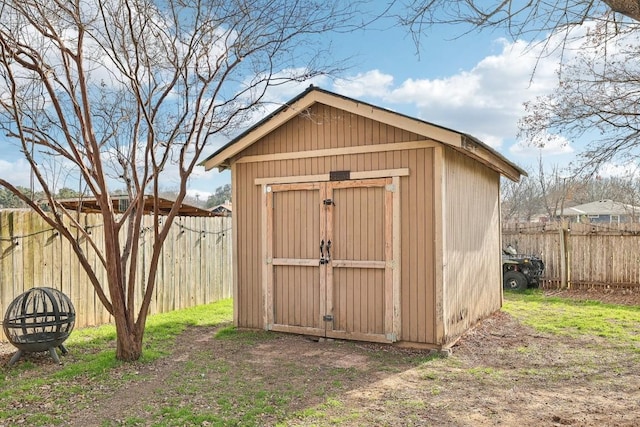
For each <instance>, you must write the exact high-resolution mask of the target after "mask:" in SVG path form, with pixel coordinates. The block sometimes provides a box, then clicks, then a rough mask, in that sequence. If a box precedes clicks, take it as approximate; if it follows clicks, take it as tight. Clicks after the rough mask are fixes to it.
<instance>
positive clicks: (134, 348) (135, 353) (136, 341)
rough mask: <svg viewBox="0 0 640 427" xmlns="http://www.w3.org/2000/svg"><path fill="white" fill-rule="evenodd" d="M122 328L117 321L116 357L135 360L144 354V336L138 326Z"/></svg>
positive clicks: (123, 359) (129, 360)
mask: <svg viewBox="0 0 640 427" xmlns="http://www.w3.org/2000/svg"><path fill="white" fill-rule="evenodd" d="M126 329H127V330H124V331H123V330H120V329H119V328H118V324H117V323H116V332H117V333H116V337H117V339H116V344H117V346H116V359H118V360H121V361H123V362H133V361H136V360H138V359H140V357H141V356H142V337H143V335H144V334H141V333H139V331H137V329H138V328H137V327H135V326H134V327H133V328H126Z"/></svg>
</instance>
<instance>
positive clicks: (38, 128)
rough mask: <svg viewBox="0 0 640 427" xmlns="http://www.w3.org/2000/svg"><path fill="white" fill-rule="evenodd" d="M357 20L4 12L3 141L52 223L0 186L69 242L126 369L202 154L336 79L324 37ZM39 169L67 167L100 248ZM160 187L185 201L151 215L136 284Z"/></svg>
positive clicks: (251, 0)
mask: <svg viewBox="0 0 640 427" xmlns="http://www.w3.org/2000/svg"><path fill="white" fill-rule="evenodd" d="M359 9H360V4H359V2H342V1H325V0H323V1H319V0H299V1H287V0H220V1H200V0H164V1H155V0H109V1H106V0H71V1H67V0H64V1H63V0H19V1H18V0H15V1H14V0H0V16H2V20H0V128H1V129H2V134H4V135H8V138H10V139H11V140H12V141H15V143H16V144H17V145H18V147H19V149H20V150H21V151H22V153H23V154H24V156H25V158H26V160H27V161H28V163H29V165H30V166H31V169H32V172H33V175H34V179H35V182H37V184H38V185H39V186H40V187H41V188H42V190H43V191H44V193H45V198H46V201H47V203H48V206H49V208H50V210H51V212H50V213H48V212H45V211H44V210H43V209H42V208H41V207H40V205H39V204H37V203H35V202H34V201H32V200H31V198H30V197H29V196H28V194H26V193H25V192H24V191H22V190H21V189H20V188H18V187H16V186H14V185H12V184H11V183H10V182H9V181H7V180H6V179H4V178H3V179H0V185H2V186H4V187H5V188H7V189H8V190H9V191H11V192H12V193H13V194H15V195H16V196H18V197H19V198H20V199H21V200H22V201H23V202H24V203H25V204H27V205H28V206H30V207H31V208H32V209H33V210H34V211H35V212H37V213H38V214H39V215H40V216H42V218H44V220H45V221H46V222H47V223H48V224H49V225H50V226H51V227H53V228H55V229H56V230H57V231H58V232H59V233H60V235H61V236H63V237H64V238H65V239H67V240H68V241H69V243H70V245H71V246H72V248H73V250H74V251H75V253H76V255H77V256H78V258H79V260H80V263H81V265H82V266H83V268H84V270H85V271H86V273H87V274H88V277H89V279H90V281H91V283H92V285H93V288H94V289H95V292H96V294H97V296H98V298H99V299H100V301H101V302H102V304H103V305H104V306H105V307H106V309H107V310H108V312H109V313H110V314H111V315H112V316H113V319H114V321H115V326H116V330H117V349H116V357H117V358H118V359H120V360H126V361H131V360H136V359H138V358H139V357H140V355H141V354H142V340H143V335H144V326H145V323H146V319H147V313H148V308H149V304H150V302H151V297H152V294H153V289H154V284H155V281H156V265H157V263H158V259H159V256H160V253H161V247H162V245H163V242H164V241H165V239H166V237H167V234H168V232H169V228H170V226H171V224H172V222H173V220H174V218H175V216H176V215H177V213H178V208H179V206H180V203H181V202H182V201H183V200H184V198H185V196H186V184H187V179H188V178H189V176H190V174H191V173H192V171H193V169H194V167H195V166H196V165H197V163H198V161H199V160H200V157H201V155H202V154H203V151H204V150H205V147H206V146H207V144H209V143H211V141H212V139H213V138H214V137H215V136H216V135H218V134H222V133H226V132H232V131H234V130H235V129H236V128H237V126H238V125H239V124H244V123H246V121H247V120H251V114H255V112H256V110H257V109H258V108H259V107H261V105H262V103H263V101H264V99H265V93H266V91H267V90H268V89H269V88H270V87H272V86H275V85H282V84H285V83H287V82H292V81H303V80H306V79H309V78H312V77H314V76H316V75H319V74H323V73H327V72H332V71H335V70H336V69H337V67H336V66H334V67H333V68H332V67H330V64H331V62H333V61H334V60H333V59H331V56H330V55H328V53H329V52H326V51H323V48H322V46H323V44H322V43H320V42H319V40H318V37H319V36H320V35H322V34H325V33H326V32H329V31H334V30H348V29H350V28H351V26H352V22H353V18H354V17H355V16H356V12H358V11H359ZM326 61H329V63H327V62H326ZM300 63H303V64H305V66H304V67H302V68H299V67H297V64H300ZM43 158H46V159H48V160H49V161H51V162H55V161H56V160H58V159H59V160H60V162H64V163H65V165H64V167H65V170H67V171H69V174H71V175H74V177H75V178H76V179H77V180H79V181H80V182H81V183H82V187H83V188H84V187H86V189H87V190H86V194H87V195H88V196H90V197H95V198H96V199H97V201H98V202H99V206H100V215H101V216H102V219H103V221H104V226H103V227H102V229H103V230H104V231H103V232H104V242H105V245H104V248H103V247H99V246H98V245H97V244H96V243H95V241H94V240H93V238H92V235H91V234H89V233H87V232H86V231H84V228H83V227H82V226H81V225H80V224H78V223H77V220H76V218H75V216H74V215H72V214H71V213H70V212H68V211H66V210H65V209H64V207H63V206H61V205H60V204H59V203H57V202H56V198H55V191H54V189H53V188H52V184H51V182H52V177H51V173H50V170H47V169H46V168H45V167H44V166H43V165H46V164H47V162H42V161H40V160H41V159H43ZM165 174H170V175H171V178H172V179H173V180H174V181H176V180H177V181H179V190H178V194H177V196H176V203H175V205H174V207H173V208H172V209H171V211H170V212H169V213H168V214H167V216H166V217H164V218H163V220H162V221H158V219H159V216H160V212H159V210H158V207H157V206H154V207H153V210H152V212H150V214H151V215H152V216H153V218H154V220H155V221H154V224H153V227H152V228H153V229H152V230H151V231H150V233H151V234H152V235H153V252H152V255H151V260H150V263H151V268H150V271H149V275H148V277H147V278H146V279H145V280H146V281H145V282H144V284H140V279H139V278H138V277H136V264H137V263H138V248H139V244H138V241H139V239H140V237H141V233H142V230H143V229H142V216H143V213H144V212H143V197H142V196H143V195H144V194H151V195H155V196H157V195H158V194H159V192H160V186H161V179H162V177H163V175H165ZM79 187H80V186H79ZM123 187H124V188H125V192H126V194H127V195H128V197H129V199H130V204H129V208H128V209H127V210H126V211H125V212H124V213H123V214H116V213H115V212H114V208H113V205H112V200H111V196H110V194H111V191H110V190H111V189H114V188H123ZM76 234H78V235H79V236H80V238H81V240H82V241H84V242H88V244H89V247H90V250H93V251H95V253H96V254H97V257H98V259H99V260H100V265H99V266H96V267H94V266H93V265H92V264H91V263H89V262H88V261H87V256H86V254H85V252H84V250H86V249H83V248H82V247H81V246H80V244H79V240H78V239H76ZM96 269H104V270H106V278H107V282H106V283H102V282H101V281H100V280H98V277H99V275H97V274H96ZM136 286H143V289H142V295H143V297H142V300H141V301H136V300H135V295H136V293H137V292H136Z"/></svg>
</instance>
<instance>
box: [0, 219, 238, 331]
mask: <svg viewBox="0 0 640 427" xmlns="http://www.w3.org/2000/svg"><path fill="white" fill-rule="evenodd" d="M78 222H79V223H80V224H82V225H83V226H84V227H86V229H87V230H89V231H90V232H91V238H92V239H93V241H94V242H95V244H96V245H97V246H98V247H104V238H103V236H104V235H103V232H102V222H101V218H100V216H99V215H96V214H80V216H79V217H78ZM152 224H153V219H152V218H151V217H144V218H143V227H144V228H145V229H146V230H151V226H152ZM76 238H79V239H80V244H81V246H82V248H83V250H84V252H85V254H86V256H87V259H88V261H89V263H90V264H91V265H92V266H93V268H94V271H96V275H97V277H98V281H99V282H100V283H101V284H102V286H103V289H104V291H105V293H106V294H107V295H108V292H109V291H108V285H107V283H106V271H105V269H104V268H103V267H102V266H101V264H100V260H99V258H98V257H97V255H96V254H95V252H94V251H93V249H92V248H91V246H90V243H89V242H88V241H87V239H86V238H84V237H80V235H79V233H78V232H76ZM14 239H17V242H18V245H15V244H14V243H13V241H14ZM122 239H123V237H122ZM123 241H124V240H123ZM152 247H153V235H152V232H151V231H146V232H144V233H142V236H141V237H140V241H139V243H138V251H139V263H138V265H137V282H136V287H137V291H136V301H137V303H138V304H140V302H141V300H142V292H143V291H142V284H143V283H145V280H146V278H147V277H148V275H149V268H150V267H149V263H150V261H151V251H152ZM231 248H232V247H231V218H196V217H178V218H176V220H175V222H174V224H173V225H172V228H171V232H170V233H169V236H168V237H167V240H166V241H165V245H164V247H163V250H162V254H161V256H160V262H159V263H158V268H157V280H156V285H155V290H154V291H155V292H154V295H153V299H152V303H151V307H150V312H151V314H154V313H164V312H167V311H171V310H175V309H181V308H187V307H193V306H195V305H201V304H206V303H210V302H214V301H218V300H221V299H224V298H230V297H231V296H232V294H231V293H232V281H231V274H232V272H231ZM37 286H49V287H52V288H56V289H59V290H60V291H62V292H63V293H64V294H66V295H68V296H69V298H71V301H72V302H73V305H74V307H75V310H76V327H84V326H93V325H100V324H104V323H108V322H110V321H111V318H110V315H109V313H108V312H107V311H106V309H105V308H104V307H103V306H102V303H101V302H100V300H99V299H98V297H97V296H96V293H95V290H94V288H93V286H92V284H91V282H90V281H89V279H88V276H87V274H86V273H85V271H84V269H83V268H82V266H81V265H80V263H79V262H78V260H77V258H76V256H75V254H74V253H73V251H72V249H71V247H70V245H69V243H68V242H67V241H66V240H65V239H64V238H61V237H60V236H57V234H55V233H54V231H53V230H52V229H51V227H50V226H49V225H48V224H47V223H46V222H44V221H43V220H42V219H41V218H40V217H39V216H38V215H37V214H35V213H34V212H31V211H27V210H24V211H23V210H15V211H9V210H5V211H0V314H1V315H2V316H4V313H5V311H6V309H7V307H8V305H9V304H10V303H11V302H12V301H13V300H14V299H15V298H16V297H17V296H18V295H20V294H21V293H23V292H25V291H27V290H28V289H31V288H33V287H37ZM0 338H2V339H4V336H3V335H0Z"/></svg>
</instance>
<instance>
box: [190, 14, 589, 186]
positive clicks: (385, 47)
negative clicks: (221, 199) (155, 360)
mask: <svg viewBox="0 0 640 427" xmlns="http://www.w3.org/2000/svg"><path fill="white" fill-rule="evenodd" d="M465 33H467V34H465ZM332 42H333V43H334V44H335V45H337V46H338V49H337V55H341V56H343V57H350V58H351V62H352V63H354V64H355V65H353V66H352V67H350V68H349V69H348V70H347V71H346V72H345V73H344V75H342V76H339V77H338V78H328V77H327V78H320V79H315V80H314V81H313V84H314V85H316V86H319V87H321V88H323V89H326V90H330V91H333V92H336V93H339V94H342V95H345V96H348V97H351V98H355V99H358V100H362V101H364V102H368V103H371V104H374V105H377V106H380V107H383V108H387V109H390V110H393V111H397V112H399V113H403V114H406V115H409V116H412V117H416V118H419V119H421V120H425V121H428V122H432V123H435V124H438V125H441V126H444V127H448V128H451V129H454V130H457V131H461V132H465V133H469V134H471V135H473V136H475V137H477V138H479V139H480V140H482V141H483V142H485V143H486V144H487V145H489V146H491V147H492V148H494V149H496V150H497V151H498V152H500V153H501V154H502V155H504V156H505V157H507V158H508V159H509V160H511V161H513V162H514V163H516V164H517V165H519V166H521V167H523V168H525V169H528V170H531V171H535V170H536V169H537V168H538V161H539V158H542V159H543V162H544V164H545V167H549V168H556V167H557V168H564V167H566V166H568V165H569V163H570V162H571V161H573V160H575V155H576V152H577V149H578V147H575V146H574V144H571V143H569V142H568V141H566V140H564V141H563V140H562V139H561V140H560V141H561V143H555V144H553V145H547V146H545V147H544V148H542V149H540V148H537V147H533V146H531V145H529V144H527V143H525V142H524V141H518V140H517V133H518V126H517V124H518V120H519V119H520V118H521V117H522V115H523V113H524V106H523V103H524V102H526V101H529V100H533V99H535V97H536V96H540V95H545V94H548V93H550V92H551V91H553V90H554V89H555V88H556V87H557V74H556V70H557V69H558V64H559V60H558V58H557V57H546V58H541V57H540V55H539V51H538V50H537V49H536V48H531V46H530V44H529V42H528V41H526V40H513V39H511V38H508V37H507V36H506V35H505V34H502V33H500V32H498V31H485V32H477V31H472V32H468V29H465V28H463V27H449V28H446V27H442V26H440V27H438V28H436V29H435V30H433V31H431V32H430V33H429V34H427V35H426V36H425V37H424V38H423V40H422V41H421V44H420V46H419V48H417V47H416V45H415V43H414V41H413V40H412V38H411V37H410V35H409V34H408V32H407V31H406V29H404V28H397V27H396V28H388V26H386V25H384V24H382V23H381V24H380V25H377V27H376V28H374V29H369V30H367V31H359V32H357V33H352V34H341V35H339V36H336V37H334V39H333V40H332ZM534 70H535V72H534ZM308 85H309V83H301V84H299V85H297V87H294V88H291V87H290V88H286V89H285V90H282V92H281V93H271V94H270V96H272V97H274V98H275V99H276V100H277V101H279V102H283V103H284V102H286V101H288V100H289V99H292V98H293V97H294V96H295V95H297V94H298V93H300V92H301V91H302V90H304V89H305V88H306V87H307V86H308ZM225 142H226V141H225ZM219 147H220V144H215V145H214V146H212V147H211V152H214V151H215V150H216V149H217V148H219ZM229 181H230V174H229V173H228V172H223V173H222V174H220V173H218V172H216V171H214V170H212V171H208V172H204V171H196V173H195V174H194V175H193V176H192V179H191V181H190V185H189V188H190V192H191V194H200V196H201V197H206V196H207V195H208V194H209V193H210V192H211V191H212V188H216V187H217V186H219V185H222V184H224V183H227V182H229Z"/></svg>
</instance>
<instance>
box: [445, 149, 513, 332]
mask: <svg viewBox="0 0 640 427" xmlns="http://www.w3.org/2000/svg"><path fill="white" fill-rule="evenodd" d="M443 171H444V185H445V188H444V190H443V192H444V193H445V194H446V197H445V202H444V210H445V212H444V219H443V221H444V229H443V232H444V239H443V240H444V272H443V280H444V284H445V286H444V289H443V292H444V295H443V298H444V303H443V304H444V307H443V320H444V328H445V330H444V335H445V336H444V337H443V344H446V343H448V342H451V341H452V340H454V339H456V338H457V337H458V336H460V335H461V334H462V333H463V332H464V331H465V330H466V329H468V328H469V326H471V325H473V324H474V323H475V322H476V321H478V320H479V319H481V318H483V317H486V316H487V315H489V314H491V313H493V312H494V311H496V310H498V309H499V308H500V307H501V304H502V293H501V287H502V284H501V280H500V277H501V270H500V256H501V255H500V207H499V179H500V177H499V175H498V173H497V172H494V171H491V170H489V169H488V168H486V167H484V166H483V165H481V164H479V163H478V162H475V161H473V160H471V159H469V158H468V157H466V156H464V155H462V154H460V153H457V152H455V151H453V150H451V149H446V150H445V166H444V169H443Z"/></svg>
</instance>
